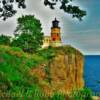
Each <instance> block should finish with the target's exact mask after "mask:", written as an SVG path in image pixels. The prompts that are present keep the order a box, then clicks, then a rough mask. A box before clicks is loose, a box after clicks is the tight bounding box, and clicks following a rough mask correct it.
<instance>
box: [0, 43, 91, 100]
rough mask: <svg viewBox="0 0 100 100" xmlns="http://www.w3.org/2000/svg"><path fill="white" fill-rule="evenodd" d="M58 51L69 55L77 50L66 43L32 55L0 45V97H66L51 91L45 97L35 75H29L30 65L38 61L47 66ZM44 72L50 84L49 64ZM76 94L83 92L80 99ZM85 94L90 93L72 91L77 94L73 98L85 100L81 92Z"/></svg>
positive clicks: (14, 99)
mask: <svg viewBox="0 0 100 100" xmlns="http://www.w3.org/2000/svg"><path fill="white" fill-rule="evenodd" d="M58 53H65V54H72V53H76V50H75V49H74V48H72V47H68V46H67V47H66V46H65V47H58V48H52V47H50V48H47V49H42V50H40V51H38V52H37V53H35V54H28V53H24V52H23V51H22V50H21V49H20V48H17V47H8V46H3V45H0V100H1V99H2V100H6V99H7V100H8V99H9V100H22V98H23V100H65V96H64V95H62V94H59V93H54V95H53V96H52V97H48V96H45V95H44V92H43V90H42V89H41V88H40V86H39V84H38V79H37V77H36V76H31V75H30V74H29V72H30V71H31V69H32V68H33V67H34V68H36V67H39V66H40V65H41V64H47V65H48V63H49V62H51V61H52V59H53V57H55V56H56V55H57V54H58ZM45 73H46V74H47V80H46V81H47V83H50V80H51V78H50V68H49V66H47V67H46V68H45ZM77 93H78V94H80V95H81V93H82V94H83V95H81V97H82V99H80V98H79V96H77ZM87 93H88V94H89V93H90V92H89V91H88V90H81V91H78V92H76V91H75V94H76V95H74V97H72V98H78V99H75V100H84V95H86V94H87ZM9 94H10V95H9ZM13 95H14V96H13ZM12 96H13V97H12ZM90 96H91V95H90V94H89V97H90ZM73 100H74V99H73ZM88 100H91V99H88Z"/></svg>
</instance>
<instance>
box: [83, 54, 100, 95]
mask: <svg viewBox="0 0 100 100" xmlns="http://www.w3.org/2000/svg"><path fill="white" fill-rule="evenodd" d="M84 70H85V71H84V78H85V86H86V87H88V88H90V89H91V90H92V91H94V92H95V93H100V56H99V55H98V56H97V55H96V56H85V66H84Z"/></svg>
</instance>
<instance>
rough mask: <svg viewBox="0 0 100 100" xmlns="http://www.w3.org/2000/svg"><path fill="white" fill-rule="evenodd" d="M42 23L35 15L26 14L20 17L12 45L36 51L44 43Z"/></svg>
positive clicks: (27, 50)
mask: <svg viewBox="0 0 100 100" xmlns="http://www.w3.org/2000/svg"><path fill="white" fill-rule="evenodd" d="M41 31H42V28H41V23H40V21H39V20H37V19H36V18H35V17H34V16H33V15H26V16H22V17H20V18H18V26H17V28H16V30H15V33H16V34H17V33H19V34H17V35H16V37H15V39H14V40H13V42H12V46H16V47H20V48H21V49H22V50H24V51H26V52H29V53H33V52H36V51H37V50H38V49H39V48H40V47H41V45H42V43H43V33H42V32H41Z"/></svg>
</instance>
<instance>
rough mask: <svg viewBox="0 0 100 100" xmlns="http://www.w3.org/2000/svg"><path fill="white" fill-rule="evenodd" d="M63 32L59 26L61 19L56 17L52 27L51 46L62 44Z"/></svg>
mask: <svg viewBox="0 0 100 100" xmlns="http://www.w3.org/2000/svg"><path fill="white" fill-rule="evenodd" d="M61 45H62V43H61V32H60V27H59V21H58V20H57V19H56V18H55V20H54V21H52V27H51V46H53V47H58V46H61Z"/></svg>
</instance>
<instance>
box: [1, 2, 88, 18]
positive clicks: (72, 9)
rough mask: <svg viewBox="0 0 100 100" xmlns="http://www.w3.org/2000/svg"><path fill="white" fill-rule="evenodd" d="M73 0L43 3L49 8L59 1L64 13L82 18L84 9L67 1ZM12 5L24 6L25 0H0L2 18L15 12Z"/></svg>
mask: <svg viewBox="0 0 100 100" xmlns="http://www.w3.org/2000/svg"><path fill="white" fill-rule="evenodd" d="M72 1H73V0H44V5H45V6H47V5H48V6H49V7H50V8H51V9H54V8H55V5H57V3H58V2H60V4H61V5H60V7H59V8H60V9H61V10H63V11H64V12H65V13H68V14H72V17H73V18H78V19H79V20H82V18H83V17H84V16H85V15H86V11H83V10H81V9H80V8H79V7H78V6H72V5H70V4H69V3H70V2H72ZM14 5H17V7H18V8H23V9H24V8H26V5H25V0H0V17H3V20H6V19H7V18H9V17H12V16H13V15H15V14H16V12H17V10H15V8H14Z"/></svg>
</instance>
